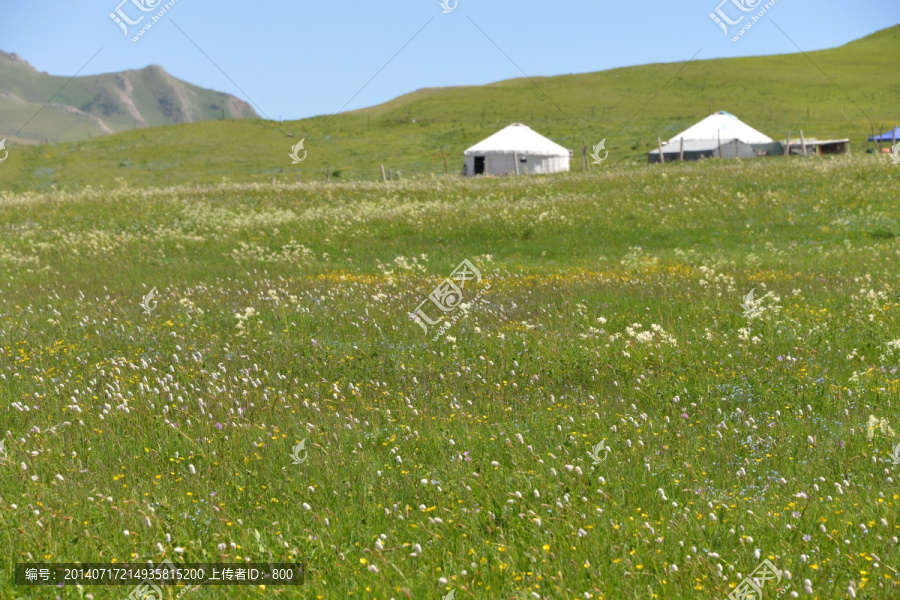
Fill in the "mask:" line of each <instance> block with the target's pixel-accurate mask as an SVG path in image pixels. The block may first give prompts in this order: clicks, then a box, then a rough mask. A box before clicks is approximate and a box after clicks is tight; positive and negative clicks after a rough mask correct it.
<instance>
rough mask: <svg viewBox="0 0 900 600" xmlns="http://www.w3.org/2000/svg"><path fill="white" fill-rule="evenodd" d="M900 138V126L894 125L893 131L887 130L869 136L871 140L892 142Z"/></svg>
mask: <svg viewBox="0 0 900 600" xmlns="http://www.w3.org/2000/svg"><path fill="white" fill-rule="evenodd" d="M891 140H900V127H894V129H893V131H885V132H884V133H882V134H881V135H876V136H871V135H870V136H869V141H870V142H890V141H891Z"/></svg>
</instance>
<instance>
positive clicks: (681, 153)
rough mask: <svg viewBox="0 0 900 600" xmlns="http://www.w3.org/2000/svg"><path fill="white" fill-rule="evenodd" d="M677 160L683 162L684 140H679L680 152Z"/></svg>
mask: <svg viewBox="0 0 900 600" xmlns="http://www.w3.org/2000/svg"><path fill="white" fill-rule="evenodd" d="M678 160H680V161H681V162H684V138H681V150H679V151H678Z"/></svg>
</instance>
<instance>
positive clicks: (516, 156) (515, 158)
mask: <svg viewBox="0 0 900 600" xmlns="http://www.w3.org/2000/svg"><path fill="white" fill-rule="evenodd" d="M513 163H514V165H515V167H516V177H518V176H519V153H518V151H516V150H513Z"/></svg>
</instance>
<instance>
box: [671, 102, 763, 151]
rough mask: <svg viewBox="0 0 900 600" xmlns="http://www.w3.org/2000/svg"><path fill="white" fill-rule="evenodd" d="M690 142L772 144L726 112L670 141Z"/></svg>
mask: <svg viewBox="0 0 900 600" xmlns="http://www.w3.org/2000/svg"><path fill="white" fill-rule="evenodd" d="M681 138H684V140H685V141H688V140H716V141H717V142H718V140H719V139H720V138H721V140H722V141H723V142H725V141H727V140H740V141H742V142H744V143H745V144H771V143H772V138H770V137H769V136H767V135H765V134H763V133H760V132H759V131H757V130H755V129H753V128H752V127H750V126H749V125H747V124H746V123H744V122H743V121H741V120H740V119H738V118H737V117H736V116H734V115H733V114H731V113H727V112H725V111H724V110H723V111H719V112H717V113H715V114H712V115H710V116H708V117H706V118H705V119H703V120H702V121H700V122H699V123H697V124H695V125H692V126H691V127H688V128H687V129H685V130H684V131H682V132H681V133H679V134H678V135H676V136H675V137H673V138H672V139H670V140H669V143H670V144H674V143H676V142H678V140H679V139H681Z"/></svg>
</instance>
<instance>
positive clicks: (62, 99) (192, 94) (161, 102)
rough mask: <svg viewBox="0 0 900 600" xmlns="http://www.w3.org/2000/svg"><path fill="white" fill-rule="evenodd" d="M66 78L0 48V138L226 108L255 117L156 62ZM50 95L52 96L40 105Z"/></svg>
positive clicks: (63, 136) (210, 114) (56, 138)
mask: <svg viewBox="0 0 900 600" xmlns="http://www.w3.org/2000/svg"><path fill="white" fill-rule="evenodd" d="M68 80H69V78H68V77H59V76H54V75H48V74H47V73H41V72H38V71H37V70H36V69H34V67H32V66H31V65H30V64H28V63H27V62H26V61H24V60H22V59H21V58H20V57H19V56H17V55H15V54H7V53H5V52H0V138H2V137H9V138H10V141H11V142H12V141H16V142H19V143H25V144H27V143H39V142H45V141H50V142H64V141H72V140H85V139H88V138H89V137H92V136H100V135H106V134H110V133H114V132H117V131H125V130H131V129H135V128H139V127H149V126H157V125H167V124H172V123H187V122H192V121H207V120H210V119H220V118H222V116H223V114H224V116H225V117H230V118H255V117H257V114H256V111H254V110H253V108H252V107H251V106H250V105H249V104H247V103H246V102H244V101H243V100H238V99H237V98H235V97H234V96H232V95H230V94H224V93H222V92H216V91H213V90H208V89H204V88H200V87H197V86H195V85H191V84H189V83H186V82H184V81H181V80H179V79H176V78H174V77H172V76H171V75H169V74H168V73H167V72H166V71H165V69H163V68H162V67H158V66H149V67H146V68H144V69H141V70H139V71H134V70H131V71H124V72H122V73H105V74H103V75H89V76H85V77H75V78H74V79H72V80H71V81H69V82H68V83H67V81H68ZM60 90H61V91H60ZM57 92H59V93H58V94H57ZM50 98H52V99H53V101H52V103H50V104H48V105H47V106H44V105H45V104H46V103H47V101H48V99H50ZM42 107H43V108H42ZM39 111H40V112H39ZM36 114H37V116H36V117H35V115H36ZM26 124H27V125H26ZM20 130H21V131H20Z"/></svg>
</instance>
